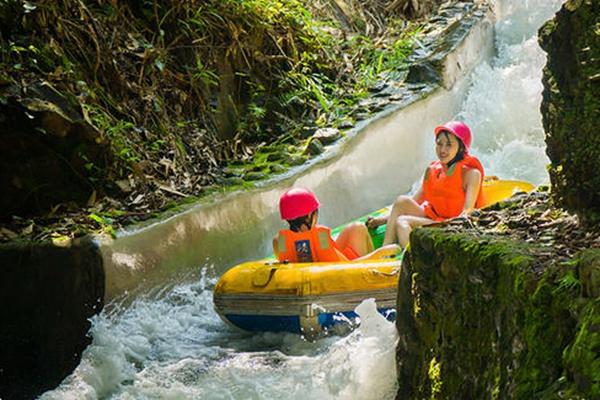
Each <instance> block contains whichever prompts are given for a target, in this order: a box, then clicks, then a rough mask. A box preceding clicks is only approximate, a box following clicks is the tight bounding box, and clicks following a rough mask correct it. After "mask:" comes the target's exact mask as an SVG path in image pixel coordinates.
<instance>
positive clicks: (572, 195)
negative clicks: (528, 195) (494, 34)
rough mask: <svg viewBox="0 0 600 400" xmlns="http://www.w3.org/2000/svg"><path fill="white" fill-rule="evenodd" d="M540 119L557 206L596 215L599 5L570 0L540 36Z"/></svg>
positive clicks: (599, 197) (599, 190)
mask: <svg viewBox="0 0 600 400" xmlns="http://www.w3.org/2000/svg"><path fill="white" fill-rule="evenodd" d="M540 44H541V46H542V48H543V49H544V50H545V51H546V52H547V53H548V63H547V66H546V69H545V70H544V79H543V81H544V99H543V103H542V115H543V120H544V128H545V131H546V143H547V144H548V149H547V153H548V156H549V157H550V159H551V160H552V166H551V169H550V178H551V180H552V186H553V192H554V198H555V200H557V202H558V204H560V205H561V206H564V207H566V208H569V209H571V210H576V211H578V212H580V213H581V214H582V215H586V216H590V215H589V214H590V212H595V213H596V217H595V218H594V219H598V216H597V213H598V212H600V174H599V173H598V171H600V135H598V126H599V123H598V121H599V120H600V1H598V0H569V1H567V2H566V3H565V5H564V7H563V8H562V10H560V12H559V13H558V14H557V15H556V18H555V19H554V20H553V21H549V22H548V23H547V24H546V25H545V26H544V27H543V28H542V29H541V31H540Z"/></svg>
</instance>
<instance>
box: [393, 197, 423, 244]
mask: <svg viewBox="0 0 600 400" xmlns="http://www.w3.org/2000/svg"><path fill="white" fill-rule="evenodd" d="M401 215H413V216H416V217H421V218H425V211H423V208H421V206H420V205H419V204H418V203H417V202H416V201H415V200H414V199H413V198H412V197H410V196H404V195H402V196H399V197H398V198H397V199H396V201H395V202H394V205H393V206H392V211H391V212H390V215H389V217H388V219H387V226H386V227H385V237H384V239H383V245H384V246H385V245H387V244H392V243H401V242H399V238H398V231H397V227H396V223H397V221H398V217H400V216H401Z"/></svg>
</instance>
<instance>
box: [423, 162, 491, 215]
mask: <svg viewBox="0 0 600 400" xmlns="http://www.w3.org/2000/svg"><path fill="white" fill-rule="evenodd" d="M467 168H476V169H478V170H479V172H480V173H481V182H483V174H484V172H483V166H482V165H481V163H480V162H479V160H478V159H477V158H475V157H473V156H470V155H465V157H464V158H463V159H462V160H460V161H458V162H456V163H454V164H453V165H452V166H451V167H450V168H448V170H447V171H445V170H444V166H443V164H442V163H441V162H440V161H434V162H432V163H431V164H429V167H427V171H426V172H425V177H424V178H423V199H424V202H423V205H424V206H425V215H426V216H427V218H430V219H433V220H435V221H441V220H444V219H448V218H454V217H456V216H458V215H460V213H461V212H462V210H463V209H464V206H465V198H466V193H465V190H464V188H463V171H464V170H465V169H467ZM481 182H480V184H479V194H478V195H477V201H476V203H475V207H480V206H481V205H482V204H483V196H482V190H481Z"/></svg>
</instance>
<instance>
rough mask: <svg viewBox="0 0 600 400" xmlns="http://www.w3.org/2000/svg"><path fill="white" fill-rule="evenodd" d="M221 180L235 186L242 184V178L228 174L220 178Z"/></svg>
mask: <svg viewBox="0 0 600 400" xmlns="http://www.w3.org/2000/svg"><path fill="white" fill-rule="evenodd" d="M251 173H252V172H251ZM249 180H250V179H249ZM221 182H223V183H224V184H226V185H230V186H237V185H242V184H243V183H244V179H243V178H241V177H239V176H230V177H227V178H224V179H222V180H221Z"/></svg>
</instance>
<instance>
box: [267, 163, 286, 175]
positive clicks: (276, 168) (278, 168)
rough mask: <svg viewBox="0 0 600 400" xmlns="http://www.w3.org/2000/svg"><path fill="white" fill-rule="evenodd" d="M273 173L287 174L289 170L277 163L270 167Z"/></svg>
mask: <svg viewBox="0 0 600 400" xmlns="http://www.w3.org/2000/svg"><path fill="white" fill-rule="evenodd" d="M269 168H270V170H271V172H273V173H276V174H279V173H281V172H285V171H286V170H287V168H286V167H285V166H283V165H281V164H278V163H275V164H271V166H270V167H269Z"/></svg>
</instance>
